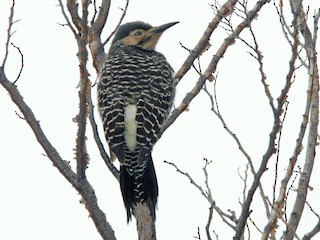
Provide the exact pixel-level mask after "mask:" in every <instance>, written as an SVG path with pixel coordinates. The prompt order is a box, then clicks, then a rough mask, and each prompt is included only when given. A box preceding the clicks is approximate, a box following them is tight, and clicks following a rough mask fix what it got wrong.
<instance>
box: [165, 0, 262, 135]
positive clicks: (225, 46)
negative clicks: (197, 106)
mask: <svg viewBox="0 0 320 240" xmlns="http://www.w3.org/2000/svg"><path fill="white" fill-rule="evenodd" d="M267 2H268V0H261V1H258V2H257V3H256V5H255V6H254V7H253V9H252V10H251V11H249V12H248V18H247V19H245V20H244V21H242V22H241V23H240V24H239V25H238V26H237V28H236V29H235V30H234V31H233V32H232V33H231V34H230V35H229V36H228V37H227V38H225V39H224V41H223V43H222V44H221V46H220V48H219V49H218V51H217V52H216V54H215V55H214V56H213V58H212V59H211V62H210V63H209V65H208V67H207V69H206V70H205V71H204V73H203V74H202V76H200V78H199V79H198V81H197V82H196V84H195V86H194V87H193V89H192V90H191V91H190V92H189V93H188V94H187V95H186V96H185V97H184V99H183V100H182V102H181V103H180V104H179V106H178V107H177V108H175V109H174V110H173V111H172V113H171V114H170V116H169V118H168V120H167V122H166V123H165V124H164V125H163V127H162V129H161V131H160V133H159V135H160V136H161V135H162V134H163V133H164V132H165V130H166V129H167V128H168V127H169V126H170V125H171V124H173V123H174V121H175V120H176V119H177V118H178V117H179V116H180V114H181V113H182V112H184V111H185V110H186V108H187V107H188V105H189V104H190V102H191V101H192V100H193V99H194V98H195V96H197V95H198V93H199V92H200V91H201V89H202V87H203V85H204V83H205V81H206V80H207V79H208V78H209V77H210V76H211V74H212V73H213V72H214V71H215V70H216V68H217V65H218V63H219V61H220V59H221V58H222V57H223V55H224V53H225V52H226V50H227V49H228V47H229V46H231V45H232V43H234V41H235V39H236V38H237V37H238V36H239V34H240V33H241V32H242V30H243V29H244V28H246V27H247V26H248V25H249V24H250V22H251V21H253V19H254V17H255V16H256V14H257V13H258V12H259V11H260V9H261V8H262V6H263V5H264V4H266V3H267ZM233 3H234V2H233V1H228V2H227V3H226V4H224V5H223V6H222V8H221V15H220V13H218V14H219V15H220V16H219V17H218V19H219V21H220V20H221V18H222V17H223V16H224V15H226V14H229V13H230V7H233V5H234V4H233ZM231 10H232V9H231ZM215 18H216V17H215ZM209 29H211V28H209ZM212 31H213V30H212ZM205 36H207V35H206V32H205ZM207 37H209V36H207ZM207 37H206V38H207ZM200 43H202V44H203V42H202V41H200V42H199V43H198V45H197V51H199V49H200V47H201V46H202V48H201V51H202V50H203V48H204V47H205V46H206V44H203V45H201V44H200ZM206 43H207V42H206ZM201 51H199V52H198V54H199V53H200V52H201ZM193 52H194V50H192V51H191V53H190V55H189V57H188V60H186V61H185V63H184V64H183V66H182V67H181V69H180V70H179V71H178V72H177V74H176V78H177V79H178V80H177V82H178V81H179V79H181V77H182V76H184V74H185V73H186V72H187V71H188V70H189V68H190V66H191V65H192V63H193V61H194V59H195V58H196V57H197V56H198V55H197V56H194V55H193V54H194V53H193ZM193 57H194V58H193Z"/></svg>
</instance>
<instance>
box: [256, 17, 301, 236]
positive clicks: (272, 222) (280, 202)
mask: <svg viewBox="0 0 320 240" xmlns="http://www.w3.org/2000/svg"><path fill="white" fill-rule="evenodd" d="M293 26H294V34H293V45H292V46H291V51H292V55H291V59H290V61H289V71H288V74H287V76H286V85H285V87H284V89H283V91H282V93H281V96H280V97H279V98H278V104H279V105H282V104H283V103H284V102H285V101H286V94H287V92H288V91H289V87H290V85H291V79H292V76H293V74H294V71H295V61H296V59H297V56H298V44H299V35H298V34H299V32H298V25H297V16H295V17H294V20H293ZM278 147H279V146H278ZM295 162H296V161H294V160H291V161H290V163H289V166H288V168H287V172H286V175H285V178H284V179H283V180H282V181H281V186H280V193H279V196H278V198H277V200H276V201H274V202H273V206H272V211H271V214H270V216H269V219H268V223H267V225H266V226H265V228H264V232H263V234H262V236H261V239H268V236H269V234H270V233H271V232H272V231H273V230H274V229H275V228H276V227H277V219H278V216H279V214H280V212H281V210H282V208H283V206H284V204H285V198H286V189H287V185H288V183H289V180H290V177H291V175H292V172H293V169H294V165H295Z"/></svg>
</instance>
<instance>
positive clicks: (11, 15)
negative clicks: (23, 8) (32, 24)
mask: <svg viewBox="0 0 320 240" xmlns="http://www.w3.org/2000/svg"><path fill="white" fill-rule="evenodd" d="M14 5H15V0H12V5H11V8H10V15H9V24H8V29H7V41H6V44H5V46H6V47H5V55H4V58H3V61H2V65H1V67H2V68H4V66H5V64H6V61H7V58H8V54H9V43H10V39H11V37H12V35H13V34H14V32H13V33H12V32H11V28H12V26H13V24H15V23H17V22H18V21H19V20H17V21H13V15H14Z"/></svg>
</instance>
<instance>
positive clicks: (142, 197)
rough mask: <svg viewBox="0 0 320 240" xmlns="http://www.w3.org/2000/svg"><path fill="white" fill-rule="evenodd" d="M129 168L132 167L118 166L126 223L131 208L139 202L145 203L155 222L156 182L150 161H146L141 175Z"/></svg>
mask: <svg viewBox="0 0 320 240" xmlns="http://www.w3.org/2000/svg"><path fill="white" fill-rule="evenodd" d="M136 167H139V165H136V166H135V168H136ZM129 168H132V166H126V165H121V166H120V186H121V192H122V198H123V201H124V205H125V207H126V209H127V221H128V222H129V221H130V220H131V216H132V209H133V206H134V205H135V204H137V203H139V202H147V204H148V206H149V209H150V213H151V215H152V217H153V219H154V220H155V218H156V211H155V209H156V205H157V200H158V182H157V176H156V172H155V169H154V166H153V162H152V159H151V158H150V159H148V161H147V165H146V169H145V171H144V173H142V174H141V172H138V173H137V172H136V171H132V169H129ZM129 172H130V173H131V174H129Z"/></svg>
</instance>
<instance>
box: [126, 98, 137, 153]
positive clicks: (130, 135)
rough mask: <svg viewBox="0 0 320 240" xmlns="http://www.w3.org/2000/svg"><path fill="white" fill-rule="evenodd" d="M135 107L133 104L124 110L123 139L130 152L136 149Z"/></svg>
mask: <svg viewBox="0 0 320 240" xmlns="http://www.w3.org/2000/svg"><path fill="white" fill-rule="evenodd" d="M136 115H137V106H136V105H134V104H131V105H128V106H126V108H125V109H124V127H125V132H124V138H125V141H126V144H127V147H128V149H129V150H130V151H134V150H135V149H136V147H137V123H136Z"/></svg>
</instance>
